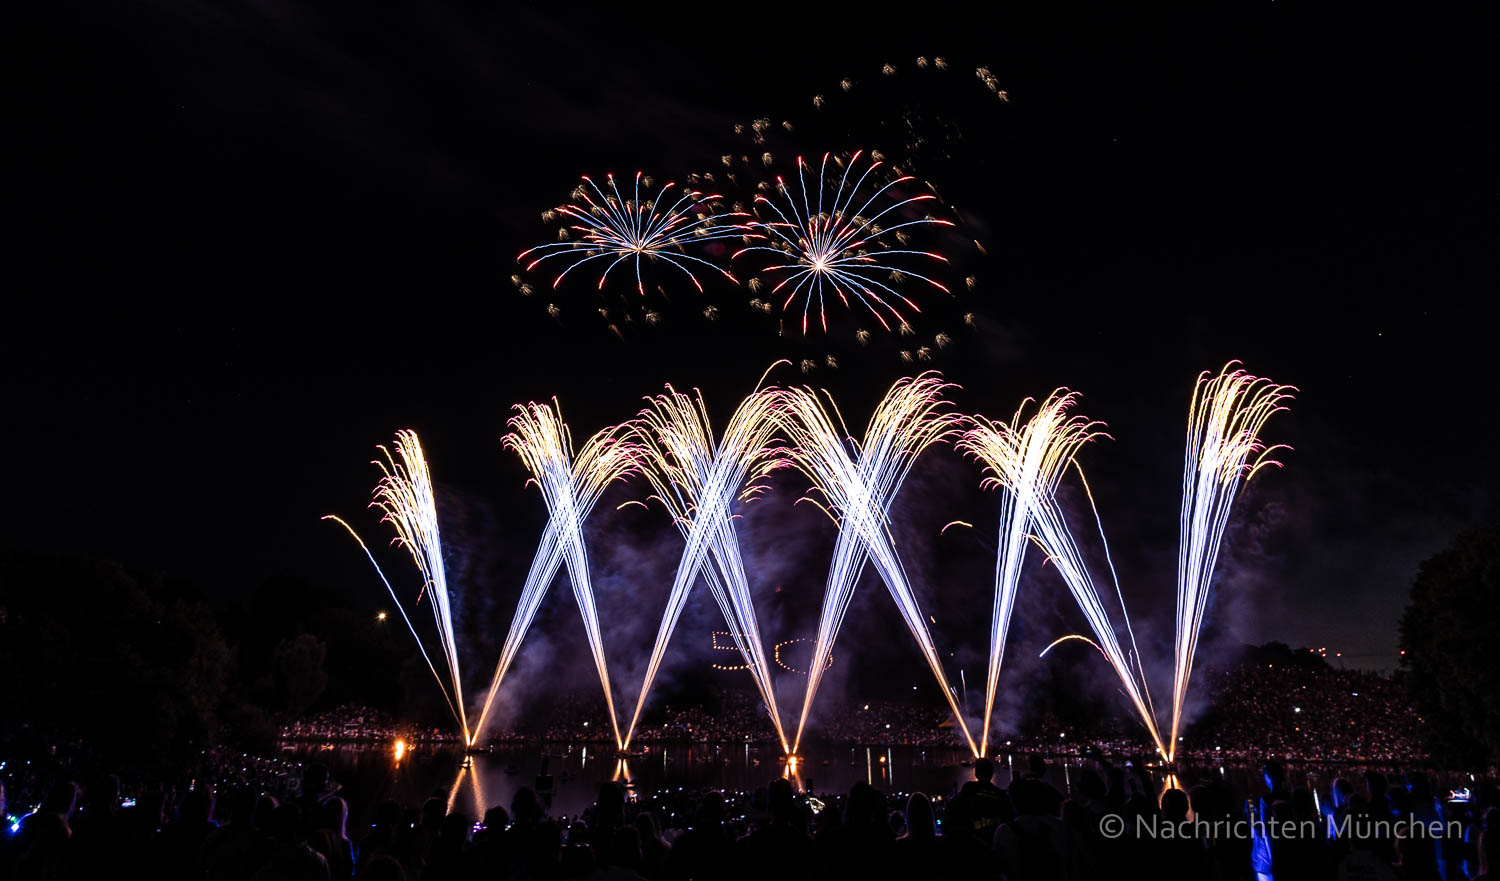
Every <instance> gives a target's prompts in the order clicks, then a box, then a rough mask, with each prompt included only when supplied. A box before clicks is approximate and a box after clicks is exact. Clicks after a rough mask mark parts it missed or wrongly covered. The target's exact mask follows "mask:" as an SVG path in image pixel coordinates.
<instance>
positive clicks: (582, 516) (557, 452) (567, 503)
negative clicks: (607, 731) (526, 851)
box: [470, 401, 638, 745]
mask: <svg viewBox="0 0 1500 881" xmlns="http://www.w3.org/2000/svg"><path fill="white" fill-rule="evenodd" d="M515 410H516V415H515V416H512V417H511V419H510V423H509V424H510V428H511V431H510V433H509V434H507V435H505V437H504V438H502V439H501V443H502V444H504V445H505V446H506V447H508V448H509V449H511V450H514V451H515V452H516V454H517V455H519V456H520V457H521V461H522V462H523V463H525V465H526V469H527V470H528V471H529V472H531V480H530V481H528V482H530V483H535V484H536V486H537V488H538V489H539V490H541V493H542V500H543V502H544V503H545V504H546V506H547V514H548V522H547V527H546V530H545V531H544V532H543V533H542V540H541V542H540V544H539V545H538V546H537V550H536V555H535V556H534V557H533V558H532V562H531V569H530V571H529V572H528V573H527V575H526V584H525V587H524V588H523V589H522V591H521V599H520V601H519V603H518V604H517V607H516V614H515V617H514V618H513V619H512V620H511V625H510V631H509V632H508V633H507V634H506V637H505V647H504V648H503V649H502V651H501V654H500V662H499V664H498V665H496V667H495V675H494V677H493V678H492V679H491V681H490V689H489V694H488V695H487V696H486V697H485V701H484V708H483V710H482V711H481V712H480V715H479V723H478V724H477V725H476V726H475V728H474V733H473V737H471V739H470V743H471V744H472V742H473V739H474V738H477V737H478V736H479V734H480V733H481V732H482V731H483V730H484V723H485V720H486V719H487V717H488V716H489V712H490V707H491V706H492V704H493V703H494V699H495V693H496V691H497V690H498V689H499V687H500V683H501V681H502V680H503V679H504V678H505V674H506V672H507V671H508V670H509V669H510V665H511V662H512V661H514V660H515V656H516V652H517V651H518V650H519V649H520V646H521V641H522V640H523V639H524V638H525V636H526V631H527V629H528V628H529V627H530V626H531V621H532V618H534V617H535V616H536V611H537V608H538V607H539V606H540V605H541V601H542V597H543V595H544V594H545V593H546V590H547V587H548V586H549V585H550V584H551V583H552V579H553V578H554V577H555V576H556V574H557V570H558V568H559V566H561V565H566V566H567V567H568V580H569V581H570V582H571V583H572V585H573V597H574V599H575V600H577V602H578V611H579V612H580V613H581V614H582V616H583V628H584V633H585V635H586V636H587V637H588V642H589V649H590V651H591V652H592V653H593V656H594V666H595V668H596V669H597V670H598V673H599V683H600V685H601V686H602V687H603V689H604V702H605V704H606V706H607V708H608V710H609V719H610V724H611V725H612V726H613V727H614V734H615V743H616V744H617V745H623V741H622V740H621V739H620V726H619V722H618V720H617V719H616V718H615V705H614V697H613V694H612V692H611V689H610V683H609V670H608V667H607V666H606V664H605V661H604V643H603V641H602V640H601V638H600V631H599V613H598V609H597V608H596V607H595V604H594V590H593V586H592V584H591V582H590V580H589V565H588V553H587V551H586V550H585V548H584V543H583V524H584V521H586V520H587V519H588V516H589V514H590V513H592V512H593V510H594V506H595V505H596V504H597V503H598V501H599V497H600V496H601V495H603V494H604V490H605V489H606V488H607V487H608V486H609V485H610V484H612V483H614V482H615V481H618V480H622V479H624V477H625V476H626V475H627V474H629V473H630V472H631V471H632V470H634V468H635V466H636V462H637V457H638V448H637V447H636V445H635V444H634V443H632V442H630V441H629V440H626V439H625V438H624V437H623V435H624V434H625V433H626V429H625V428H624V427H621V426H616V427H614V428H608V429H605V430H603V431H601V432H599V433H597V434H595V435H594V436H593V437H591V438H589V439H588V442H587V443H585V444H584V445H583V448H582V450H580V451H579V453H578V455H577V456H575V455H574V454H573V437H572V433H571V432H570V431H569V430H568V426H567V424H566V423H564V422H563V419H562V410H561V408H560V407H559V406H558V405H557V402H556V401H553V402H552V406H548V405H546V404H537V403H530V404H518V405H516V407H515Z"/></svg>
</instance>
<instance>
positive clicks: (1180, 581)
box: [1170, 361, 1296, 751]
mask: <svg viewBox="0 0 1500 881" xmlns="http://www.w3.org/2000/svg"><path fill="white" fill-rule="evenodd" d="M1237 365H1238V362H1235V361H1231V362H1229V363H1228V364H1226V365H1224V367H1223V369H1221V370H1220V371H1219V373H1218V375H1217V376H1213V377H1210V375H1209V373H1208V372H1207V371H1204V372H1203V373H1201V374H1199V375H1198V381H1197V384H1196V385H1195V386H1194V388H1193V396H1192V399H1191V401H1190V402H1189V405H1188V428H1187V449H1186V452H1185V454H1184V456H1183V463H1182V513H1181V516H1180V519H1179V522H1178V532H1179V540H1180V545H1179V547H1178V553H1177V619H1176V621H1177V640H1176V646H1175V650H1174V652H1173V665H1172V666H1173V678H1172V735H1171V741H1170V744H1171V746H1172V748H1173V750H1174V751H1175V748H1176V746H1177V733H1178V729H1179V726H1180V723H1181V721H1182V707H1183V701H1184V699H1185V698H1186V697H1187V687H1188V679H1189V678H1190V677H1191V676H1192V671H1193V656H1194V654H1196V652H1197V650H1198V632H1199V628H1200V627H1201V626H1202V624H1203V612H1204V610H1205V609H1206V608H1207V607H1208V596H1209V588H1210V586H1211V583H1212V580H1213V574H1214V565H1215V563H1217V562H1218V559H1219V550H1220V547H1221V546H1222V544H1223V541H1224V527H1225V526H1226V525H1227V524H1228V522H1229V509H1230V508H1231V507H1232V506H1233V505H1234V497H1235V495H1236V494H1237V493H1238V492H1239V489H1240V486H1241V485H1242V484H1244V483H1246V482H1248V481H1249V480H1250V479H1251V478H1252V477H1254V476H1255V474H1256V472H1258V471H1259V470H1260V469H1261V468H1262V467H1264V466H1266V465H1275V466H1277V467H1280V465H1281V463H1280V462H1278V461H1276V460H1275V459H1272V458H1270V457H1271V455H1272V454H1273V453H1275V451H1276V450H1278V449H1282V448H1284V445H1278V446H1273V447H1267V446H1265V445H1264V444H1263V443H1262V442H1261V440H1260V431H1261V429H1262V428H1264V427H1265V424H1266V421H1267V420H1269V419H1270V418H1271V416H1272V415H1273V414H1275V413H1277V412H1278V411H1281V410H1285V409H1287V407H1286V406H1285V402H1287V401H1290V400H1291V398H1292V393H1293V392H1295V391H1296V389H1295V388H1294V387H1292V386H1289V385H1277V384H1276V383H1274V382H1272V381H1271V380H1269V379H1265V378H1263V377H1257V376H1252V375H1250V374H1249V373H1246V372H1245V371H1244V370H1239V369H1233V370H1231V368H1236V367H1237Z"/></svg>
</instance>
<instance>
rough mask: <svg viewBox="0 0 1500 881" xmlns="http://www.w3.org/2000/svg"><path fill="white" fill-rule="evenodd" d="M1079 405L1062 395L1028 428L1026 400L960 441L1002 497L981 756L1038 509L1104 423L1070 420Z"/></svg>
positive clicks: (981, 422) (978, 424) (979, 423)
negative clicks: (1007, 415)
mask: <svg viewBox="0 0 1500 881" xmlns="http://www.w3.org/2000/svg"><path fill="white" fill-rule="evenodd" d="M1075 401H1076V396H1075V395H1073V394H1071V393H1067V392H1065V391H1064V390H1062V389H1059V390H1057V391H1055V392H1053V393H1052V394H1051V395H1049V396H1048V397H1047V399H1046V400H1045V401H1043V402H1042V403H1041V404H1040V405H1039V406H1038V407H1037V410H1036V414H1035V415H1034V416H1032V417H1031V418H1030V419H1027V420H1025V421H1023V417H1024V415H1025V413H1026V409H1027V405H1028V404H1030V403H1031V399H1029V398H1028V399H1027V400H1026V401H1023V402H1022V404H1021V406H1020V407H1019V408H1017V409H1016V412H1015V415H1014V416H1012V417H1011V420H1010V422H1008V423H1006V422H994V421H991V420H988V419H985V418H983V417H975V419H974V427H973V428H971V429H969V430H968V431H967V432H965V433H964V436H963V437H962V438H961V439H960V440H959V442H958V449H960V450H962V451H964V452H966V453H968V454H970V455H972V456H973V457H974V458H976V459H978V460H979V461H980V462H982V463H983V464H984V468H985V471H986V472H987V473H988V476H987V477H986V478H985V481H984V483H985V485H986V486H987V487H991V488H998V489H1000V490H1001V491H1002V502H1001V507H1000V535H999V539H998V540H997V545H996V547H997V553H996V557H995V597H994V606H993V609H992V614H991V619H990V620H991V623H990V658H989V677H988V679H987V680H986V681H985V692H984V722H983V724H984V727H983V729H982V733H981V734H980V751H981V752H982V753H988V750H989V733H990V718H991V714H992V712H993V711H994V706H995V688H996V685H997V684H998V683H999V680H1000V665H1001V663H1002V662H1003V661H1004V658H1005V639H1006V636H1007V634H1008V633H1009V631H1010V618H1011V611H1012V610H1013V609H1014V607H1015V599H1016V588H1017V586H1018V584H1019V583H1020V578H1021V565H1022V563H1023V562H1024V561H1025V559H1026V550H1027V545H1028V543H1029V541H1030V532H1029V529H1030V526H1031V522H1032V520H1033V519H1034V517H1035V512H1036V509H1037V508H1038V507H1039V506H1041V505H1045V504H1051V503H1052V498H1053V496H1054V495H1055V494H1056V492H1057V485H1058V482H1059V481H1060V480H1061V479H1062V476H1063V472H1064V471H1065V470H1066V469H1067V467H1068V464H1069V463H1070V462H1072V461H1073V456H1074V454H1075V453H1076V452H1077V451H1078V449H1079V447H1081V446H1083V444H1085V443H1087V442H1089V441H1090V440H1092V439H1093V438H1094V437H1096V436H1097V435H1098V434H1099V431H1098V428H1099V424H1098V423H1093V422H1089V421H1087V420H1086V419H1084V418H1083V417H1082V416H1072V417H1070V416H1069V415H1068V411H1069V410H1070V409H1071V408H1072V406H1073V404H1074V403H1075ZM1101 651H1102V650H1101ZM1107 656H1108V655H1107V654H1106V657H1107Z"/></svg>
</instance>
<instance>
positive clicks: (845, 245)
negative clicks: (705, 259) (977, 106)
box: [734, 151, 953, 335]
mask: <svg viewBox="0 0 1500 881" xmlns="http://www.w3.org/2000/svg"><path fill="white" fill-rule="evenodd" d="M861 155H862V151H861V152H856V153H855V154H854V155H853V156H852V157H851V158H850V159H849V161H848V163H847V164H845V163H842V162H841V161H840V160H835V164H836V165H837V164H842V165H843V172H842V173H841V174H838V183H837V185H835V184H834V183H833V178H832V177H831V176H830V175H829V172H828V160H829V158H830V155H829V154H827V153H825V154H823V161H822V163H821V164H820V165H819V167H818V172H817V178H816V180H815V183H814V187H813V194H811V195H809V193H808V182H807V177H808V175H809V174H810V169H809V168H808V164H807V163H806V162H805V161H804V160H803V159H802V157H801V156H798V157H797V183H798V188H799V193H800V197H801V198H800V202H799V200H798V198H797V196H796V195H794V194H793V192H792V190H791V189H790V188H789V187H788V186H787V183H786V181H785V180H783V179H782V178H780V177H778V178H777V179H776V189H777V191H778V192H779V193H780V194H781V196H782V197H783V198H784V199H785V201H786V210H785V211H783V210H782V208H781V207H780V206H778V205H777V203H776V201H774V200H772V199H770V198H768V197H766V196H764V195H758V196H756V198H755V205H756V219H755V220H753V221H751V222H750V223H749V224H748V226H749V228H750V231H751V235H752V236H754V237H755V240H756V241H760V242H764V244H755V245H750V246H748V247H745V248H742V249H740V250H739V251H737V252H735V254H734V257H736V258H737V257H739V256H741V255H742V254H748V253H753V252H769V253H771V254H773V255H775V259H777V260H782V261H785V262H773V263H772V264H771V265H770V266H768V267H766V269H765V272H766V273H768V274H771V275H772V276H773V277H779V278H780V281H779V282H777V284H776V286H775V287H774V288H773V289H772V291H771V294H772V295H773V297H774V296H775V295H778V294H780V295H782V296H783V300H782V309H783V310H789V309H791V308H792V306H793V304H794V303H795V302H796V301H798V300H799V299H800V300H801V301H802V332H803V334H804V335H805V334H806V333H807V324H808V316H809V315H810V313H811V311H812V307H813V305H814V304H815V303H816V305H817V311H818V321H819V324H820V325H821V326H822V328H823V330H824V331H827V330H828V313H827V301H828V300H829V299H831V298H834V297H836V298H837V299H838V301H839V302H841V303H843V305H844V306H845V307H846V308H853V307H854V303H856V302H857V303H858V304H860V305H861V306H863V307H865V308H867V309H869V310H870V312H871V313H873V314H874V315H875V319H876V320H877V321H879V322H880V324H881V325H882V326H883V327H885V329H886V330H890V329H891V326H892V323H894V324H895V325H897V326H900V325H904V324H907V323H908V320H907V317H906V315H907V312H906V310H909V311H910V312H920V311H922V310H921V308H920V307H919V306H918V305H917V304H916V302H915V301H913V300H912V299H911V298H909V297H908V296H906V295H905V294H903V293H901V292H900V291H898V290H896V288H895V287H893V286H892V285H894V284H899V283H900V282H897V281H894V279H893V277H902V278H904V277H906V276H910V277H911V278H913V279H916V280H918V281H920V282H924V283H926V284H927V285H930V286H932V287H935V288H937V289H938V290H940V291H942V292H944V293H950V292H949V290H948V288H947V287H946V286H944V285H943V284H942V283H940V282H938V281H935V280H933V279H931V278H928V277H927V276H925V275H920V274H918V273H916V272H913V271H911V270H910V269H909V268H906V266H904V265H898V264H905V263H908V262H911V261H912V258H917V257H921V258H926V259H929V260H933V261H937V262H940V263H947V262H948V259H947V258H946V257H944V256H942V255H941V254H937V253H935V252H932V251H917V250H911V249H908V248H905V247H892V245H893V244H895V245H897V246H899V245H900V244H901V242H899V241H897V237H898V236H900V235H902V233H901V230H904V229H911V228H913V227H923V226H953V222H952V221H950V220H943V219H940V218H936V217H932V216H923V217H911V219H907V218H908V217H910V215H912V214H914V213H915V209H913V208H911V207H909V206H915V205H920V204H921V203H923V202H927V201H931V200H935V199H936V198H937V197H936V196H934V195H933V194H931V193H920V194H918V195H914V196H904V197H903V196H901V195H900V194H899V192H895V193H893V192H892V191H893V190H894V189H896V188H898V187H900V185H901V184H904V183H906V182H908V181H911V180H913V178H912V177H911V176H910V175H900V176H897V177H894V178H892V179H891V180H888V181H886V182H885V183H883V184H880V185H879V186H878V187H877V186H876V184H877V183H879V180H880V177H879V176H876V177H875V178H874V179H873V180H872V175H875V173H876V171H877V170H878V169H880V168H881V167H882V166H883V165H884V163H882V162H880V161H879V160H876V161H873V162H871V163H870V164H869V165H868V166H866V167H865V168H864V170H863V171H861V172H859V174H858V175H857V177H856V178H855V179H854V180H853V181H851V180H850V178H851V174H852V173H853V172H854V170H855V168H856V167H857V166H859V165H860V164H861V163H860V157H861ZM835 172H836V173H837V169H835ZM867 182H868V183H869V184H870V187H869V189H866V183H867ZM869 190H873V192H870V191H869ZM866 194H868V195H866ZM903 209H904V210H903ZM891 215H894V216H893V217H892V218H891V220H889V221H885V222H884V223H882V220H883V219H884V218H886V217H888V216H891Z"/></svg>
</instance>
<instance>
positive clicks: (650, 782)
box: [283, 743, 1463, 829]
mask: <svg viewBox="0 0 1500 881" xmlns="http://www.w3.org/2000/svg"><path fill="white" fill-rule="evenodd" d="M283 755H285V756H286V757H288V758H296V759H299V760H301V761H304V762H308V761H316V762H321V763H323V764H325V765H327V766H328V768H329V770H330V773H331V776H332V777H333V779H334V780H335V781H337V782H338V783H339V785H340V786H341V787H342V789H341V793H342V794H343V795H344V796H345V797H346V798H347V799H348V801H349V803H350V808H351V815H350V818H349V819H350V828H351V829H354V828H359V826H358V825H357V824H362V823H367V822H368V821H369V817H370V815H371V813H372V812H373V810H374V808H375V806H376V805H377V804H379V803H380V802H381V801H382V800H384V799H395V800H396V801H398V802H401V803H402V804H404V805H410V806H416V805H420V804H421V803H422V802H423V801H425V800H426V799H428V798H429V797H432V796H437V797H439V798H442V799H445V800H446V801H447V803H448V806H449V810H450V811H451V810H462V811H464V812H466V813H469V814H472V815H474V816H476V818H477V817H479V816H482V815H483V813H484V811H485V810H486V809H487V808H489V807H491V806H493V805H505V806H507V807H508V806H509V805H510V801H511V797H512V796H513V795H515V792H516V790H517V789H520V788H521V787H523V786H529V787H532V788H533V789H535V790H536V791H537V792H538V794H540V795H541V796H542V797H543V800H544V801H545V802H546V803H547V804H548V806H549V811H550V813H552V814H553V815H577V814H579V813H581V812H582V811H583V810H584V809H585V808H586V807H588V806H589V805H590V804H592V803H593V801H594V800H595V798H596V797H597V795H598V790H599V784H600V783H602V782H605V781H610V780H613V781H617V782H619V783H621V784H622V785H624V786H626V788H627V790H628V791H630V790H634V791H640V792H652V791H656V790H662V789H670V788H675V787H683V788H699V787H713V788H719V789H726V790H740V791H748V790H753V789H755V788H756V787H758V786H764V785H765V784H766V783H768V782H769V781H770V780H772V779H774V778H776V777H783V776H791V777H792V779H793V782H794V783H795V784H796V785H797V786H798V788H799V789H801V790H806V791H813V792H840V793H843V792H848V791H849V787H850V786H852V785H853V784H854V783H855V782H856V781H860V780H863V781H865V782H867V783H869V784H871V785H873V786H875V787H876V788H878V789H880V790H882V791H884V792H886V793H906V792H913V791H922V792H926V793H928V794H930V795H944V796H946V795H949V794H951V793H952V792H954V791H955V790H956V789H957V788H958V787H959V786H960V785H962V784H963V782H964V781H967V780H970V779H973V769H972V767H970V766H967V765H965V764H963V763H964V761H965V760H966V759H968V757H969V754H968V751H967V750H964V749H961V748H950V747H938V748H923V747H906V746H895V747H856V748H852V749H851V748H847V747H840V746H834V745H819V746H811V747H808V748H806V749H804V750H803V757H802V761H801V762H800V764H799V766H798V767H797V768H796V769H795V773H793V774H790V775H789V773H788V768H787V766H786V765H785V764H784V763H782V762H781V761H780V758H781V757H780V750H779V749H777V748H776V747H774V746H770V745H756V744H722V745H713V744H691V745H689V744H682V745H669V746H659V745H651V746H650V747H649V748H648V749H646V750H645V751H644V753H643V754H642V755H640V756H638V757H633V758H630V759H624V760H622V759H618V758H616V756H615V751H614V749H613V748H612V747H611V746H609V745H608V744H604V743H597V744H580V743H544V744H534V743H533V744H524V745H513V746H497V747H495V748H494V749H493V750H490V751H486V752H481V753H476V754H474V755H469V756H466V755H464V754H463V753H462V752H460V751H458V750H455V749H453V748H452V747H445V746H417V747H414V748H411V749H408V750H407V751H406V752H405V753H404V755H402V756H401V758H400V760H399V761H398V760H397V758H396V756H395V753H394V750H393V749H392V748H391V747H390V745H379V746H374V745H337V746H317V745H307V744H301V745H296V746H288V747H287V748H286V749H285V750H284V752H283ZM1028 761H1029V757H1028V756H1026V755H1024V754H1013V755H1012V754H1002V755H1001V756H999V758H998V759H997V760H996V773H995V783H996V785H998V786H1000V787H1002V788H1003V787H1005V786H1008V785H1009V784H1010V781H1011V779H1012V778H1013V776H1014V775H1015V774H1017V773H1020V772H1022V771H1023V770H1024V769H1025V768H1026V766H1027V762H1028ZM1088 762H1089V760H1088V759H1085V758H1080V757H1077V756H1066V757H1064V756H1055V757H1049V758H1048V759H1047V774H1048V777H1049V780H1050V782H1051V783H1052V784H1053V785H1054V786H1056V787H1057V788H1058V789H1059V790H1060V791H1062V792H1064V793H1067V792H1070V791H1071V790H1072V787H1073V784H1074V783H1075V782H1076V779H1077V776H1078V773H1079V771H1080V770H1081V769H1082V768H1083V767H1084V766H1085V765H1086V764H1087V763H1088ZM1361 770H1362V769H1359V768H1351V767H1348V766H1318V765H1312V764H1289V767H1288V772H1289V779H1290V782H1291V784H1292V785H1293V786H1305V785H1308V784H1309V782H1311V783H1312V785H1313V786H1314V788H1315V789H1316V790H1319V791H1320V795H1321V797H1323V798H1327V795H1328V787H1329V786H1330V785H1331V783H1332V781H1333V779H1334V778H1335V777H1336V776H1338V775H1340V774H1347V775H1357V774H1358V773H1359V772H1360V771H1361ZM1258 774H1259V772H1258V769H1257V768H1254V767H1250V766H1249V765H1244V764H1240V765H1232V766H1228V767H1225V766H1214V767H1203V768H1196V769H1185V770H1184V771H1183V772H1182V773H1181V775H1180V776H1174V777H1173V778H1172V779H1171V781H1170V782H1171V785H1176V786H1181V787H1183V788H1187V787H1189V786H1191V785H1192V783H1193V782H1194V781H1195V780H1197V779H1200V778H1202V777H1206V776H1209V775H1214V776H1227V777H1228V778H1229V780H1230V781H1231V782H1232V783H1234V784H1235V785H1236V787H1237V788H1240V789H1241V791H1249V790H1253V791H1259V790H1258V783H1257V782H1256V781H1257V779H1258ZM1436 776H1437V777H1438V778H1439V781H1440V782H1449V781H1447V780H1446V779H1445V778H1446V777H1449V776H1452V775H1442V774H1439V775H1436ZM1151 778H1152V780H1153V781H1154V782H1155V783H1156V786H1157V788H1158V789H1162V788H1165V786H1167V785H1168V778H1167V777H1166V775H1165V774H1164V773H1163V772H1162V771H1160V770H1153V771H1152V773H1151ZM1451 782H1452V783H1453V785H1455V786H1456V785H1463V784H1462V783H1461V781H1458V780H1457V779H1456V778H1455V780H1454V781H1451Z"/></svg>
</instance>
